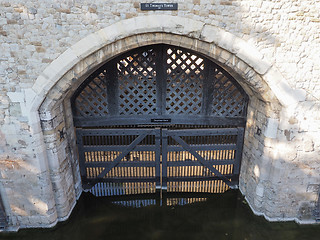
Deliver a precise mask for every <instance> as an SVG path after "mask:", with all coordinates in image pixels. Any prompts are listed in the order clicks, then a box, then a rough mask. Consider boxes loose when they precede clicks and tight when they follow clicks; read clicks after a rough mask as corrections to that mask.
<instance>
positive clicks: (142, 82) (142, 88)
mask: <svg viewBox="0 0 320 240" xmlns="http://www.w3.org/2000/svg"><path fill="white" fill-rule="evenodd" d="M155 59H156V53H155V51H154V50H153V49H152V48H151V49H147V50H145V51H142V52H137V53H133V54H130V55H128V56H126V57H124V58H121V59H120V60H119V61H118V62H117V70H118V81H119V115H132V114H155V113H156V62H155Z"/></svg>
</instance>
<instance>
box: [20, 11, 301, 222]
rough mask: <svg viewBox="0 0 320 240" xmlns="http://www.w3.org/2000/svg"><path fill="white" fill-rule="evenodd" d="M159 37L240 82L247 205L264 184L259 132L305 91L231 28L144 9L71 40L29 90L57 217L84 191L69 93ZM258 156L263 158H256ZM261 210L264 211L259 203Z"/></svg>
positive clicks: (271, 133)
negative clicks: (101, 69)
mask: <svg viewBox="0 0 320 240" xmlns="http://www.w3.org/2000/svg"><path fill="white" fill-rule="evenodd" d="M142 26H143V27H142ZM157 43H163V44H171V45H176V46H181V47H184V48H187V49H192V50H193V51H196V52H199V53H201V54H203V55H205V56H206V57H208V58H209V59H211V60H212V61H215V62H217V63H218V64H219V65H220V66H222V67H223V68H225V70H227V71H228V72H229V73H230V74H231V75H232V76H233V77H234V78H235V79H236V80H237V81H238V83H239V84H240V85H241V86H242V87H243V88H244V89H245V91H246V92H247V94H248V95H249V97H250V102H249V108H248V117H247V119H248V122H247V130H246V134H245V143H244V153H243V166H242V172H241V175H240V189H241V191H242V192H243V193H244V194H245V195H246V196H247V198H248V200H249V203H250V204H252V205H254V201H255V200H256V196H257V195H258V196H259V194H260V192H261V191H263V187H264V186H263V185H262V184H260V185H259V183H260V178H262V176H261V174H255V173H256V172H255V169H256V167H258V168H259V169H260V168H263V166H262V165H269V166H271V165H272V163H271V160H272V159H271V157H270V155H267V154H265V153H266V152H268V149H267V148H268V147H267V146H266V144H265V141H264V139H265V138H276V135H277V122H278V119H279V117H280V116H279V112H280V110H281V109H282V108H285V107H288V106H290V105H294V104H295V103H297V101H298V100H299V97H300V96H302V97H303V93H302V92H299V91H296V90H293V89H291V88H290V87H289V85H288V84H287V83H286V81H285V80H284V79H283V78H282V76H281V74H280V73H279V72H278V71H277V70H276V68H275V67H274V66H272V65H271V64H269V63H268V62H266V61H265V60H264V59H263V56H262V55H261V54H260V53H259V52H258V51H257V50H256V49H255V48H254V47H253V46H250V45H249V44H247V43H246V42H245V41H243V40H241V39H239V38H238V37H236V36H234V35H232V34H231V33H228V32H226V31H224V30H222V29H219V28H217V27H215V26H211V25H208V24H204V23H202V22H200V21H194V20H191V19H187V18H181V17H174V16H170V17H169V16H161V15H160V16H156V15H153V16H144V17H137V18H132V19H128V20H123V21H120V22H118V23H115V24H113V25H111V26H109V27H107V28H105V29H102V30H100V31H98V32H96V33H94V34H91V35H89V36H88V37H86V38H84V39H82V40H81V41H79V42H78V43H76V44H74V45H73V46H72V47H70V48H69V49H68V50H66V51H65V52H64V53H63V54H62V55H61V56H59V57H58V58H57V59H56V60H55V61H53V62H52V63H51V64H50V65H49V66H48V67H47V68H46V69H45V70H44V72H43V73H42V74H41V75H40V76H39V77H38V79H37V80H36V82H35V84H34V85H33V87H32V89H30V91H29V92H28V96H29V99H27V104H26V105H27V108H28V110H29V123H30V125H31V126H32V128H33V132H34V138H36V139H37V141H39V142H40V143H41V144H40V146H39V149H38V150H39V151H38V152H39V153H40V154H39V156H41V157H39V158H41V159H39V161H45V162H46V161H47V166H48V167H47V168H48V170H49V172H50V181H51V183H52V185H53V186H54V187H53V188H54V189H53V196H54V198H55V203H56V209H57V216H58V219H59V220H63V219H65V218H67V217H68V216H69V214H70V212H71V210H72V208H73V206H74V204H75V202H76V199H77V197H78V196H79V195H80V193H81V183H80V176H79V170H78V162H77V153H76V144H75V136H74V132H73V123H72V113H71V106H70V101H69V99H70V97H71V95H72V94H73V93H74V91H75V90H76V89H77V88H78V86H79V85H80V84H81V83H82V82H83V81H84V79H86V77H87V76H88V75H89V74H91V73H92V72H93V71H95V70H96V69H97V68H98V67H99V66H100V65H101V64H103V63H104V62H106V61H108V60H109V59H111V58H113V57H114V56H116V55H118V54H121V53H122V52H125V51H127V50H130V49H133V48H137V47H140V46H145V45H149V44H157ZM262 133H263V134H262ZM262 156H263V157H264V163H262V162H261V160H259V159H258V158H260V157H262ZM252 173H253V174H252ZM263 177H264V178H265V177H267V176H263ZM261 189H262V190H261ZM259 191H260V192H259ZM253 208H254V206H253ZM259 211H260V212H262V213H263V209H261V210H257V209H256V212H259Z"/></svg>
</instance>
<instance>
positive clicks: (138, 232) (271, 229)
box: [0, 191, 320, 240]
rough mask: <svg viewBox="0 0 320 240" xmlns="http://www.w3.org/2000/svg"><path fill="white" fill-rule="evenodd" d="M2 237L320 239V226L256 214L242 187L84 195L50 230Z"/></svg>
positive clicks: (43, 239) (53, 239)
mask: <svg viewBox="0 0 320 240" xmlns="http://www.w3.org/2000/svg"><path fill="white" fill-rule="evenodd" d="M148 198H150V197H148ZM164 201H165V202H164ZM188 202H189V203H188ZM124 205H127V206H124ZM129 205H135V207H132V206H129ZM0 239H8V240H9V239H10V240H17V239H19V240H20V239H23V240H31V239H32V240H64V239H65V240H70V239H76V240H82V239H83V240H84V239H86V240H96V239H99V240H100V239H113V240H126V239H132V240H142V239H148V240H158V239H159V240H160V239H161V240H164V239H165V240H170V239H172V240H173V239H174V240H177V239H183V240H187V239H193V240H194V239H199V240H200V239H201V240H206V239H208V240H209V239H210V240H216V239H218V240H219V239H237V240H238V239H241V240H256V239H257V240H264V239H270V240H277V239H279V240H280V239H281V240H291V239H292V240H295V239H298V240H304V239H305V240H319V239H320V225H298V224H296V223H294V222H286V223H270V222H267V221H266V220H265V219H264V218H263V217H258V216H255V215H254V214H253V213H252V212H251V210H250V208H249V206H248V205H247V203H246V201H245V200H244V199H243V198H242V196H241V194H240V193H239V192H238V191H228V192H226V193H224V194H220V195H219V194H216V195H211V196H210V197H208V196H200V198H199V197H196V196H193V198H186V197H185V196H179V195H178V196H174V197H171V198H170V195H168V196H167V197H166V198H162V199H153V198H150V199H147V200H130V201H129V200H127V199H120V200H119V199H118V200H116V199H110V198H106V197H94V196H92V195H91V194H90V193H84V194H83V195H82V196H81V198H80V199H79V201H78V203H77V205H76V207H75V209H74V211H73V212H72V215H71V217H70V218H69V220H67V221H65V222H61V223H58V224H57V226H56V227H54V228H50V229H21V230H19V232H17V233H1V234H0Z"/></svg>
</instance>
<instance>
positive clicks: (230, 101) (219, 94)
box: [211, 69, 246, 117]
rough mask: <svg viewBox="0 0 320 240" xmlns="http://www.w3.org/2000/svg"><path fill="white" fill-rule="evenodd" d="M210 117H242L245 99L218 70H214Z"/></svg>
mask: <svg viewBox="0 0 320 240" xmlns="http://www.w3.org/2000/svg"><path fill="white" fill-rule="evenodd" d="M215 70H216V71H215V83H214V90H213V102H212V110H211V115H212V116H219V117H244V114H245V111H244V107H245V104H246V99H245V97H244V96H243V94H242V93H241V92H240V90H239V89H238V88H237V86H236V85H235V84H234V83H233V82H232V81H231V80H230V79H229V78H228V77H227V76H226V75H225V74H223V73H222V72H221V71H220V70H219V69H215Z"/></svg>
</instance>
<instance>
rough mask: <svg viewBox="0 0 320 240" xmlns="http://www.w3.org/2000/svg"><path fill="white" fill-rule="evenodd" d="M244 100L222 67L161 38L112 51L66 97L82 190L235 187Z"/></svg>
mask: <svg viewBox="0 0 320 240" xmlns="http://www.w3.org/2000/svg"><path fill="white" fill-rule="evenodd" d="M247 104H248V97H247V95H246V93H245V92H244V90H243V89H242V88H241V86H240V85H239V84H238V83H237V81H236V80H235V79H234V78H233V77H232V76H231V75H230V74H229V73H228V72H227V71H226V70H225V69H224V68H222V67H221V66H219V65H218V64H216V63H215V62H214V61H211V60H210V59H208V58H206V57H204V56H202V55H201V54H198V53H195V52H192V51H190V50H187V49H184V48H180V47H176V46H170V45H165V44H158V45H151V46H146V47H141V48H138V49H134V50H132V51H129V52H126V53H124V54H122V55H120V56H117V57H115V58H114V59H112V60H110V61H108V62H107V63H105V64H104V65H102V66H101V67H100V68H99V69H97V70H96V71H95V72H93V73H92V74H91V75H90V76H89V77H88V78H87V79H86V80H85V81H84V82H83V83H82V85H81V86H80V87H79V88H78V90H77V91H76V92H75V94H74V95H73V97H72V98H71V105H72V110H73V118H74V125H75V127H76V130H77V131H76V133H77V139H78V150H79V159H80V166H81V176H82V180H83V186H84V188H90V189H94V188H96V189H97V190H92V191H96V195H99V194H101V195H110V194H111V192H109V193H107V192H103V190H99V189H111V188H113V189H117V190H115V191H118V192H117V193H115V192H114V193H113V194H131V193H145V192H146V193H149V192H152V191H156V188H157V187H158V188H162V189H167V190H168V191H196V192H197V191H204V192H223V191H225V190H226V189H228V188H229V187H230V186H232V187H233V186H236V185H237V182H238V175H239V167H240V160H241V151H242V145H243V143H242V141H243V131H244V127H245V123H246V112H247ZM200 183H201V184H202V187H200V185H199V184H200ZM204 186H205V187H204ZM92 187H93V188H92ZM130 189H131V190H130ZM106 191H107V190H106Z"/></svg>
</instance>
